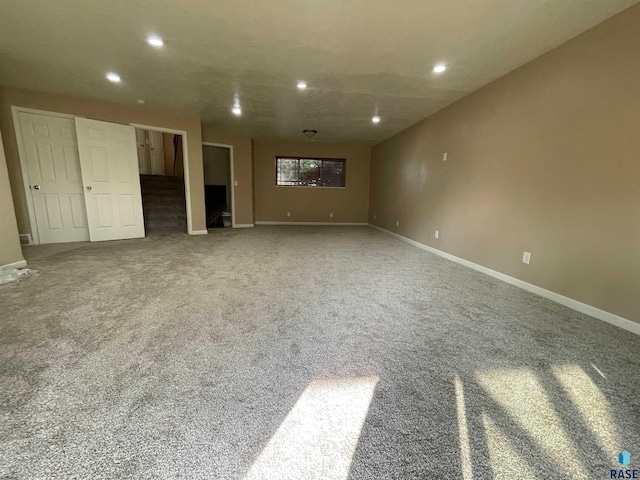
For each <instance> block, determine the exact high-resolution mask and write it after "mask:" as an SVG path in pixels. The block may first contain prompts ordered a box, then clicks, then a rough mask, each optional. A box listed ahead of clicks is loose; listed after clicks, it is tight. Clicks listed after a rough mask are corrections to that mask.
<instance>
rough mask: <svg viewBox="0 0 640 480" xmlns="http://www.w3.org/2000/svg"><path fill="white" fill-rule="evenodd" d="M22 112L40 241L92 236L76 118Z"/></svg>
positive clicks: (70, 239)
mask: <svg viewBox="0 0 640 480" xmlns="http://www.w3.org/2000/svg"><path fill="white" fill-rule="evenodd" d="M19 116H20V126H21V127H22V139H23V141H24V143H23V145H24V149H25V156H26V163H27V169H28V172H29V182H30V187H31V195H32V197H33V206H34V210H35V218H36V225H37V226H38V236H39V237H40V243H64V242H81V241H87V240H89V229H88V228H87V214H86V210H85V205H84V196H83V194H82V176H81V174H80V161H79V160H78V146H77V143H76V130H75V126H74V123H73V119H72V118H63V117H54V116H48V115H36V114H32V113H25V112H20V114H19Z"/></svg>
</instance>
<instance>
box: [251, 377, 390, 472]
mask: <svg viewBox="0 0 640 480" xmlns="http://www.w3.org/2000/svg"><path fill="white" fill-rule="evenodd" d="M378 380H379V378H378V377H357V378H338V379H326V380H314V381H313V382H311V383H310V384H309V385H308V386H307V388H306V389H305V391H304V392H303V393H302V395H301V396H300V398H299V399H298V401H297V402H296V404H295V405H294V407H293V408H292V409H291V411H290V412H289V414H288V415H287V417H286V418H285V419H284V421H283V422H282V424H281V425H280V427H279V428H278V430H277V431H276V432H275V434H274V435H273V436H272V437H271V439H270V440H269V442H268V443H267V445H266V446H265V447H264V449H263V450H262V452H261V453H260V456H259V457H258V458H257V459H256V461H255V462H254V463H253V465H252V466H251V469H250V470H249V472H248V473H247V475H246V476H245V480H257V479H264V478H278V479H299V478H304V479H326V480H345V479H346V478H347V477H348V476H349V468H350V466H351V460H352V458H353V454H354V453H355V450H356V447H357V445H358V439H359V438H360V430H361V429H362V425H363V424H364V421H365V418H366V416H367V412H368V410H369V404H370V403H371V399H372V397H373V392H374V390H375V387H376V384H377V383H378Z"/></svg>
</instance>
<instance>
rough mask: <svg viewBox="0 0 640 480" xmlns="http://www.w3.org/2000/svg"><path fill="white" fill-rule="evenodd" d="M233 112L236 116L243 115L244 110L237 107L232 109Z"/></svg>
mask: <svg viewBox="0 0 640 480" xmlns="http://www.w3.org/2000/svg"><path fill="white" fill-rule="evenodd" d="M231 111H232V112H233V114H234V115H242V109H241V108H240V105H236V106H235V107H233V108H232V109H231Z"/></svg>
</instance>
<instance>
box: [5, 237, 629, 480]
mask: <svg viewBox="0 0 640 480" xmlns="http://www.w3.org/2000/svg"><path fill="white" fill-rule="evenodd" d="M25 250H26V252H25V254H26V256H27V258H28V260H29V266H30V268H32V269H35V270H37V273H35V274H34V275H33V277H32V278H29V279H28V280H26V281H23V282H20V283H18V284H15V285H10V286H5V287H1V288H0V313H1V319H0V342H1V345H0V362H1V363H0V406H1V415H2V417H1V419H0V420H1V421H0V477H1V478H92V479H99V478H220V479H245V478H246V479H249V478H278V479H280V478H305V479H308V478H322V479H326V478H336V479H337V478H343V479H344V478H350V479H369V478H375V479H386V478H398V479H400V478H402V479H410V478H420V479H430V478H433V479H443V478H465V479H470V478H473V479H485V478H527V479H529V478H540V479H543V478H544V479H553V478H563V479H564V478H609V469H610V468H616V466H617V462H616V453H617V451H619V450H622V449H626V450H628V451H629V452H631V461H632V464H631V467H632V466H633V465H634V464H635V465H636V467H635V468H638V467H637V465H638V464H640V462H639V461H638V459H639V458H640V398H639V396H638V393H639V392H640V337H638V336H634V335H633V334H630V333H628V332H625V331H623V330H620V329H617V328H615V327H613V326H610V325H608V324H606V323H603V322H601V321H599V320H595V319H592V318H590V317H587V316H585V315H582V314H580V313H577V312H574V311H572V310H569V309H567V308H565V307H562V306H560V305H557V304H555V303H552V302H550V301H547V300H544V299H542V298H540V297H537V296H535V295H532V294H529V293H527V292H524V291H522V290H520V289H517V288H515V287H512V286H510V285H507V284H505V283H502V282H500V281H498V280H495V279H493V278H490V277H487V276H485V275H483V274H480V273H478V272H475V271H472V270H469V269H467V268H465V267H463V266H460V265H457V264H454V263H451V262H449V261H446V260H444V259H441V258H439V257H437V256H434V255H431V254H429V253H427V252H424V251H422V250H419V249H417V248H414V247H412V246H410V245H407V244H405V243H403V242H401V241H399V240H396V239H394V238H392V237H391V236H389V235H386V234H384V233H381V232H379V231H376V230H374V229H370V228H368V227H256V228H255V229H243V230H239V231H230V230H217V231H214V232H212V233H211V234H210V235H208V236H199V237H189V236H187V235H181V234H176V235H165V236H155V237H149V238H146V239H140V240H130V241H129V240H128V241H120V242H109V243H100V244H76V245H66V246H62V247H57V246H50V247H47V246H42V247H27V248H26V249H25Z"/></svg>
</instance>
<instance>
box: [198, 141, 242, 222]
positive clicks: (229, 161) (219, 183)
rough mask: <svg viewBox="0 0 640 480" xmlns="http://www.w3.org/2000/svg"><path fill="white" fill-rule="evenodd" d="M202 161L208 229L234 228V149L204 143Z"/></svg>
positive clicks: (227, 146)
mask: <svg viewBox="0 0 640 480" xmlns="http://www.w3.org/2000/svg"><path fill="white" fill-rule="evenodd" d="M202 160H203V166H204V198H205V208H206V216H207V228H208V229H209V228H228V227H233V226H234V223H235V221H234V218H235V214H234V211H233V210H234V198H233V197H234V195H233V148H232V147H231V146H229V145H221V144H213V143H204V144H203V145H202Z"/></svg>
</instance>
